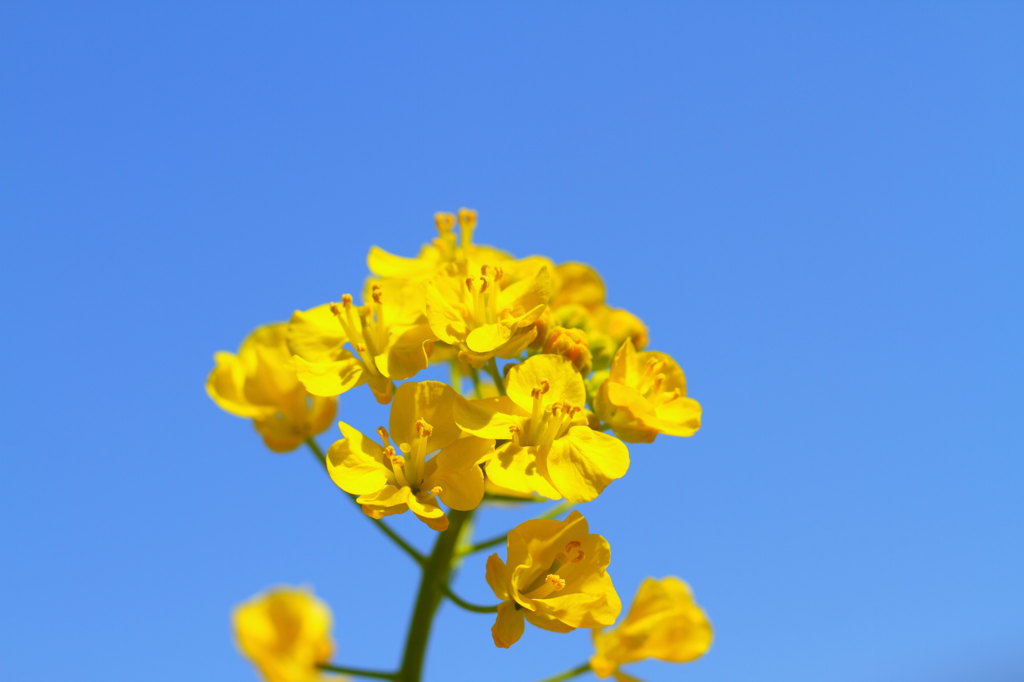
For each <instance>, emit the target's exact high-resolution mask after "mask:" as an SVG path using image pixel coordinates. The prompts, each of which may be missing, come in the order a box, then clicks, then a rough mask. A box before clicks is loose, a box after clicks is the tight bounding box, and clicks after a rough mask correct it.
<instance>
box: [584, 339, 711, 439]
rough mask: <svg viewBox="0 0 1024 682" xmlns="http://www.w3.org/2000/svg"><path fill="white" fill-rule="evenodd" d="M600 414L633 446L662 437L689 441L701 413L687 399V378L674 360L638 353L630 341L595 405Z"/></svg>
mask: <svg viewBox="0 0 1024 682" xmlns="http://www.w3.org/2000/svg"><path fill="white" fill-rule="evenodd" d="M594 409H595V411H596V412H597V415H598V416H599V417H601V418H602V419H604V420H605V421H606V422H608V424H609V425H610V426H611V427H612V430H613V431H614V432H615V435H616V436H618V437H619V438H621V439H623V440H625V441H628V442H630V443H650V442H651V441H653V440H654V439H655V437H657V435H658V434H659V433H664V434H668V435H670V436H691V435H693V434H694V433H695V432H696V431H697V429H699V428H700V418H701V408H700V403H698V402H697V401H696V400H694V399H693V398H689V397H687V395H686V377H685V376H684V375H683V370H682V369H680V367H679V365H678V364H677V363H676V361H675V360H673V359H672V357H671V356H669V355H666V354H665V353H658V352H655V351H641V352H638V351H637V350H636V349H635V348H634V347H633V344H632V342H630V341H626V343H624V344H622V348H620V349H619V352H618V353H616V354H615V360H614V361H613V362H612V368H611V372H610V373H609V375H608V378H607V379H606V380H605V382H604V383H603V384H602V385H601V388H600V389H599V390H598V392H597V397H596V399H595V402H594Z"/></svg>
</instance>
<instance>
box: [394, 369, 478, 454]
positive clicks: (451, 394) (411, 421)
mask: <svg viewBox="0 0 1024 682" xmlns="http://www.w3.org/2000/svg"><path fill="white" fill-rule="evenodd" d="M455 398H456V394H455V391H453V390H452V388H451V386H448V385H447V384H443V383H441V382H440V381H410V382H408V383H405V384H402V385H401V386H399V387H398V390H397V391H396V392H395V400H394V403H392V405H391V418H390V420H389V422H388V428H389V429H390V430H391V438H392V439H394V441H395V443H397V444H399V445H401V444H403V443H407V444H410V445H411V444H412V443H415V442H416V439H417V438H418V437H419V433H418V432H417V430H416V423H417V422H418V421H419V420H421V419H422V420H423V421H425V422H427V423H428V424H430V426H431V427H432V430H431V434H430V436H429V437H428V438H427V446H426V450H425V452H428V453H429V452H434V451H435V450H439V449H440V448H443V447H444V446H446V445H448V444H449V443H451V442H453V441H454V440H455V439H456V438H458V437H459V436H460V435H461V432H460V431H459V427H458V425H457V424H456V423H455V413H454V409H455Z"/></svg>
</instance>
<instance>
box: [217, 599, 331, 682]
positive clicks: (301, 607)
mask: <svg viewBox="0 0 1024 682" xmlns="http://www.w3.org/2000/svg"><path fill="white" fill-rule="evenodd" d="M232 620H233V623H234V630H235V640H236V641H237V642H238V648H239V649H241V650H242V653H243V654H245V656H246V657H247V658H249V659H250V660H251V661H252V662H253V664H254V665H255V666H256V668H257V669H258V670H259V671H260V674H261V675H262V676H263V679H264V680H266V682H316V681H319V680H322V679H326V678H323V677H322V675H321V673H320V672H319V671H318V670H317V668H316V666H317V664H318V663H326V662H327V661H328V660H329V659H330V657H331V654H332V653H333V652H334V642H333V641H332V639H331V611H330V609H328V608H327V605H326V604H324V603H323V602H322V601H320V600H319V599H317V598H316V597H314V596H313V595H312V594H311V593H310V592H308V591H306V590H303V589H298V588H290V587H280V588H276V589H273V590H270V591H268V592H267V593H265V594H261V595H258V596H256V597H254V598H252V599H251V600H249V601H247V602H245V603H244V604H241V605H240V606H238V607H237V608H236V609H235V611H234V614H233V618H232Z"/></svg>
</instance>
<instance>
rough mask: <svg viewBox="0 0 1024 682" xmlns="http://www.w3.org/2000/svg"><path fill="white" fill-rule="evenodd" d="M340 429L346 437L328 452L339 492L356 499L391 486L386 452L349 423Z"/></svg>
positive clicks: (328, 467) (341, 425)
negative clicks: (355, 496) (385, 458)
mask: <svg viewBox="0 0 1024 682" xmlns="http://www.w3.org/2000/svg"><path fill="white" fill-rule="evenodd" d="M338 428H340V429H341V433H342V435H343V436H345V438H344V440H339V441H335V443H334V444H333V445H331V447H330V448H329V449H328V450H327V472H328V473H329V474H330V475H331V480H333V481H334V482H335V484H337V486H338V487H339V488H341V489H342V490H344V491H345V492H347V493H351V494H352V495H368V494H370V493H375V492H377V491H379V490H381V489H382V488H383V487H384V486H385V485H387V483H388V468H387V467H386V466H385V464H384V454H383V448H382V447H381V446H380V445H378V444H377V443H375V442H373V441H372V440H370V439H369V438H367V437H366V436H364V435H363V434H362V433H360V432H359V431H357V430H356V429H354V428H352V427H351V426H349V425H348V424H346V423H345V422H339V423H338Z"/></svg>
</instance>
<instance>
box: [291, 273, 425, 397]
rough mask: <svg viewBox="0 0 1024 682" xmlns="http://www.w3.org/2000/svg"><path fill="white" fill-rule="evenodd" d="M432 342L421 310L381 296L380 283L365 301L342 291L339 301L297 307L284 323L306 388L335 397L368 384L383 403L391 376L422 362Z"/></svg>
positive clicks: (410, 372) (404, 374) (403, 375)
mask: <svg viewBox="0 0 1024 682" xmlns="http://www.w3.org/2000/svg"><path fill="white" fill-rule="evenodd" d="M433 341H434V335H433V333H432V332H431V330H430V327H429V325H427V324H426V321H425V319H424V318H423V316H422V312H421V311H420V310H419V309H418V308H416V307H413V306H410V305H408V303H407V302H405V301H403V299H402V298H401V297H399V296H395V297H392V296H388V295H386V292H385V288H384V286H383V285H373V286H372V287H371V289H370V295H369V302H368V303H367V304H366V305H362V306H356V305H354V304H353V300H352V296H351V295H349V294H345V295H344V296H342V297H341V303H331V304H328V305H322V306H318V307H316V308H312V309H310V310H306V311H296V312H295V314H294V315H293V316H292V320H291V323H290V325H289V327H288V346H289V348H290V349H291V351H292V353H294V355H295V358H294V359H295V366H296V369H297V372H298V377H299V380H300V381H302V383H303V384H304V385H305V386H306V389H307V390H308V391H309V392H310V393H312V394H314V395H321V396H335V395H340V394H341V393H344V392H345V391H348V390H350V389H352V388H354V387H356V386H358V385H360V384H362V383H368V384H369V385H370V389H371V390H372V391H373V394H374V395H375V396H376V397H377V400H378V401H379V402H382V403H387V402H388V401H390V400H391V396H392V394H393V384H392V381H393V380H398V381H400V380H404V379H409V378H411V377H413V376H415V375H416V374H417V373H418V372H419V371H420V370H423V369H425V368H426V367H427V365H428V364H429V359H430V353H431V349H432V345H433ZM346 344H347V345H348V347H346Z"/></svg>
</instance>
